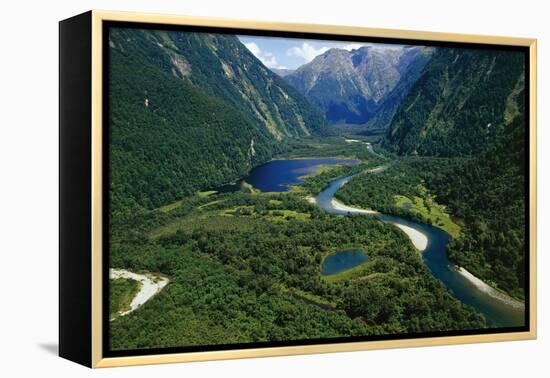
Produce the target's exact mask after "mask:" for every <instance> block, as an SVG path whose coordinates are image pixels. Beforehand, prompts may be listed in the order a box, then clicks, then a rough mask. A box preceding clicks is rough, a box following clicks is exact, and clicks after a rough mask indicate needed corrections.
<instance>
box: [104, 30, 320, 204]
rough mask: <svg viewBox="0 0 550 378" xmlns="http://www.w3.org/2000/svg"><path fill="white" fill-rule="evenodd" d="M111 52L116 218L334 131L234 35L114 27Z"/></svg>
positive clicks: (241, 172)
mask: <svg viewBox="0 0 550 378" xmlns="http://www.w3.org/2000/svg"><path fill="white" fill-rule="evenodd" d="M109 46H110V49H109V57H110V72H109V83H110V86H109V89H110V92H109V101H110V102H109V110H110V114H109V117H110V130H111V133H110V148H111V161H110V163H111V207H112V210H113V211H114V212H115V213H116V212H119V211H123V210H128V209H132V208H138V207H143V208H153V207H158V206H160V205H162V204H165V203H168V202H172V201H174V200H176V199H178V198H181V197H182V196H183V195H187V194H190V193H192V192H193V191H195V190H197V189H201V188H205V187H209V186H217V185H221V184H223V183H226V182H228V181H231V180H234V179H236V178H238V177H241V176H243V175H244V174H246V173H247V172H248V171H249V170H250V169H251V168H252V167H253V166H255V165H258V164H260V163H262V162H265V161H266V160H268V159H269V158H270V157H271V156H272V155H273V153H274V152H276V151H277V149H278V144H279V141H282V140H283V139H285V138H292V137H301V136H307V135H310V134H312V133H320V132H322V131H323V128H324V127H325V125H326V123H325V121H324V118H323V115H322V114H321V113H320V112H319V110H318V109H317V108H316V107H315V106H313V105H312V104H310V103H309V102H308V100H307V99H306V98H304V97H303V96H302V95H301V94H300V93H298V92H297V91H296V90H295V89H294V88H292V87H291V86H289V85H288V84H287V83H285V82H284V81H283V79H281V78H280V77H279V76H277V75H276V74H274V73H273V72H271V71H270V70H269V69H267V68H266V67H264V66H263V65H262V63H261V62H260V61H259V60H257V59H256V58H255V57H254V56H253V55H252V54H251V53H250V52H249V51H248V50H247V49H246V48H245V47H244V46H243V45H242V44H241V43H240V42H239V41H238V39H237V38H236V37H234V36H223V35H212V34H204V33H200V34H198V33H186V32H175V31H174V32H165V31H152V30H138V29H116V28H115V29H112V30H111V33H110V36H109Z"/></svg>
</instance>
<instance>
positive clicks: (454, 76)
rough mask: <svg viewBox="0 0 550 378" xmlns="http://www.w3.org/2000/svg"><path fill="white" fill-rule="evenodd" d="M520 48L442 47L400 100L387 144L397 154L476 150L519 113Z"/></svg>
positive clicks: (461, 153)
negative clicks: (506, 49)
mask: <svg viewBox="0 0 550 378" xmlns="http://www.w3.org/2000/svg"><path fill="white" fill-rule="evenodd" d="M524 67H525V57H524V55H523V53H521V52H514V51H499V50H490V49H465V48H460V49H455V48H438V49H437V51H436V52H435V53H434V55H433V56H432V58H431V59H430V61H429V62H428V63H427V64H426V66H425V67H424V69H423V71H422V73H421V75H420V77H419V78H418V80H417V81H416V82H415V83H414V84H413V86H412V88H411V89H410V91H409V92H408V94H407V96H406V97H405V98H404V99H403V101H401V103H400V105H399V107H398V109H397V111H396V113H395V115H394V117H393V120H392V122H391V125H390V127H389V129H388V132H387V134H386V139H385V142H384V146H385V147H386V148H388V149H390V150H392V151H394V152H396V153H398V154H413V155H414V154H419V155H432V156H466V155H474V154H477V153H479V152H481V151H483V150H484V149H485V148H486V147H487V146H488V145H491V143H492V142H494V141H495V140H496V138H497V137H498V136H499V135H500V134H502V132H503V129H504V128H505V127H506V125H507V124H509V123H510V122H511V121H512V119H513V118H514V117H515V116H516V115H517V113H518V105H517V103H518V101H519V100H521V99H520V98H519V93H520V92H522V90H523V88H524V74H523V72H524Z"/></svg>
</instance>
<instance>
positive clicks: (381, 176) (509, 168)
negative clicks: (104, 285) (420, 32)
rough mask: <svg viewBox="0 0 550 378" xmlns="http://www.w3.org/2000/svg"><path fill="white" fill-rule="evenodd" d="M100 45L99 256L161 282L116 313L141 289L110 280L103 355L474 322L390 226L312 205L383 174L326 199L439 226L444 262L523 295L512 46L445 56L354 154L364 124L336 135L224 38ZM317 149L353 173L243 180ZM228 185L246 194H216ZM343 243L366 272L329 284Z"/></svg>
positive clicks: (170, 37) (406, 89) (155, 36)
mask: <svg viewBox="0 0 550 378" xmlns="http://www.w3.org/2000/svg"><path fill="white" fill-rule="evenodd" d="M109 42H110V43H109V46H110V48H109V52H110V53H109V58H110V72H109V73H110V74H109V79H110V83H109V84H110V85H109V88H110V92H109V121H110V128H109V130H110V134H109V142H110V172H111V177H110V210H111V212H110V217H109V221H110V232H109V235H108V236H109V248H110V250H109V258H110V259H109V261H110V264H111V267H113V268H124V269H130V270H137V271H149V272H159V273H160V274H163V275H166V276H169V277H170V284H169V285H168V286H166V287H165V288H164V289H163V290H162V291H161V292H159V293H158V294H157V295H155V296H154V297H152V298H151V299H150V300H149V301H147V302H146V303H145V304H144V305H143V306H140V308H139V309H137V310H136V311H134V312H132V313H130V314H128V315H127V316H123V317H116V313H118V312H119V311H123V310H124V309H127V308H128V305H129V303H130V301H131V298H133V296H134V295H135V293H136V292H137V290H139V284H138V283H137V282H135V281H130V280H112V281H111V285H110V293H109V295H110V297H109V300H110V314H111V316H113V317H116V319H114V320H113V321H112V322H110V324H109V332H110V343H111V348H112V349H114V350H126V349H139V348H163V347H181V346H198V345H214V344H231V343H246V342H259V341H284V340H303V339H318V338H334V337H343V336H359V335H361V336H369V335H388V334H404V333H416V332H432V331H434V332H436V331H449V330H468V329H480V328H483V327H484V326H485V322H484V319H483V318H482V316H480V315H478V314H477V313H475V312H474V311H473V310H472V309H471V308H469V307H468V306H465V305H463V304H462V303H460V302H459V301H458V300H457V299H456V298H454V297H453V296H452V295H451V293H450V292H449V291H448V290H447V289H446V288H445V287H444V286H443V284H442V283H441V282H440V281H438V280H437V279H435V278H434V277H433V276H432V274H431V272H430V271H429V269H428V268H427V266H426V265H425V264H424V263H423V261H422V259H421V256H420V255H419V253H418V252H417V250H416V249H415V248H414V247H413V245H412V244H411V242H410V240H409V239H408V238H407V237H406V235H405V234H404V233H403V232H401V231H400V230H399V229H398V228H396V227H394V226H392V225H390V224H386V223H383V222H381V221H379V220H378V219H376V218H375V217H370V216H361V215H358V216H346V217H342V216H336V215H331V214H328V213H325V212H323V211H321V210H319V208H317V207H316V206H313V205H312V204H310V203H309V202H308V201H307V200H306V198H307V197H311V196H315V195H316V194H318V193H319V192H320V191H321V190H322V189H323V188H325V187H326V185H327V184H328V183H329V182H330V181H331V180H333V179H335V178H337V177H340V176H344V175H345V176H347V175H354V174H358V173H360V172H362V171H365V170H368V169H371V168H374V167H377V166H386V165H387V166H388V168H387V169H386V170H384V171H383V172H380V173H376V174H370V173H365V174H358V175H357V176H355V177H354V178H353V179H352V180H351V181H350V182H349V183H348V184H347V185H345V186H344V187H343V188H342V189H341V190H339V191H338V192H337V198H338V199H339V200H340V201H342V202H344V203H346V204H348V205H355V206H358V207H362V208H370V209H376V210H379V211H381V212H384V213H390V214H396V215H402V216H407V217H411V218H415V219H418V220H420V221H422V222H426V223H429V224H433V225H434V226H437V227H440V228H441V229H443V230H445V231H447V232H448V233H449V234H450V235H451V236H453V239H452V241H451V242H450V243H449V245H448V248H449V257H450V258H451V259H452V261H453V262H455V263H457V264H459V265H461V266H464V267H465V268H467V269H468V270H469V271H471V272H472V273H474V274H475V275H476V276H478V277H480V278H482V279H484V280H486V281H487V282H491V283H492V284H494V285H495V286H497V287H498V288H499V289H502V290H504V291H506V292H507V293H510V294H512V295H514V296H516V297H519V298H521V297H522V296H523V289H524V286H525V277H524V273H525V269H524V265H523V264H524V256H525V247H524V241H525V235H524V231H525V219H524V210H525V208H524V206H525V204H524V201H523V198H524V197H523V196H524V194H525V193H524V186H523V184H524V181H523V180H524V178H525V172H524V163H525V161H524V158H525V155H524V153H525V150H524V145H523V142H524V141H525V135H524V130H523V126H524V120H523V118H522V117H523V116H522V115H523V113H524V104H523V103H522V99H523V95H524V92H523V85H524V83H523V77H522V76H521V72H522V70H523V56H522V55H521V54H516V53H514V54H512V53H504V52H498V51H493V50H471V51H470V50H466V49H460V50H458V49H445V48H442V49H437V51H436V52H435V54H434V55H433V58H432V59H431V60H430V61H429V62H428V63H427V64H426V65H425V66H424V65H423V64H420V63H419V65H418V66H417V67H416V68H415V69H416V71H415V75H418V80H417V78H416V77H411V78H409V79H410V81H404V82H402V83H397V84H396V86H395V88H396V89H395V90H396V91H399V93H397V92H396V93H394V94H389V95H388V98H390V97H391V98H392V99H393V100H391V101H394V102H392V103H390V102H388V105H387V107H386V108H384V109H385V110H384V113H383V114H382V113H381V114H380V115H379V117H378V118H376V119H374V118H373V119H374V120H375V121H376V122H378V123H379V124H380V125H381V124H384V125H385V124H388V123H390V122H391V126H390V128H389V131H388V134H387V135H386V136H385V137H381V136H375V137H365V136H361V135H359V136H353V137H350V138H353V139H357V140H358V142H355V141H349V140H348V141H346V139H345V138H344V137H342V135H344V133H345V130H353V131H354V133H355V132H359V130H357V129H356V128H355V127H348V126H343V127H341V128H340V129H339V131H337V132H335V133H333V134H331V135H332V136H327V135H328V134H329V132H328V131H327V124H326V121H325V120H324V118H323V116H322V114H321V112H320V111H319V110H318V109H317V108H315V106H313V105H312V104H311V103H309V102H308V101H307V100H306V98H305V97H303V96H302V95H301V94H300V93H298V91H296V90H295V89H293V88H292V87H290V86H289V85H288V84H286V83H285V82H284V80H282V79H281V78H279V77H278V76H276V75H274V74H273V73H272V72H271V71H269V70H268V69H267V68H266V67H265V66H264V65H263V64H261V62H259V61H258V60H257V59H256V58H255V57H254V56H253V55H252V54H251V53H250V52H249V51H248V50H247V49H246V48H245V47H244V46H243V45H242V44H241V43H240V42H239V41H238V39H237V38H236V37H234V36H222V35H215V34H205V33H184V32H165V31H154V30H137V29H114V30H113V31H112V33H111V34H110V35H109ZM411 51H412V50H411ZM426 58H427V57H426ZM424 63H425V62H424ZM422 66H423V68H422ZM381 72H382V71H381ZM413 82H414V84H413ZM394 84H395V83H394ZM392 85H393V84H392ZM386 89H387V88H386ZM392 96H393V97H392ZM401 99H402V101H401ZM394 113H395V115H394ZM373 122H374V121H373ZM373 127H374V126H373ZM384 127H385V126H384ZM376 128H377V130H378V129H380V128H383V126H376ZM367 131H368V130H367ZM359 134H360V133H359ZM335 135H340V136H335ZM378 139H380V140H381V143H380V145H377V146H374V148H375V150H374V151H375V152H376V153H377V154H379V155H373V154H372V153H371V152H369V148H370V147H368V145H367V144H366V142H367V141H368V142H370V143H372V142H373V141H374V140H378ZM384 147H385V148H386V149H383V148H384ZM403 155H408V156H403ZM413 155H425V156H413ZM328 156H330V157H340V158H350V159H358V160H360V161H361V162H360V164H358V165H356V166H345V165H341V166H331V167H320V168H319V169H318V170H317V171H316V172H315V173H314V174H311V175H308V176H306V177H304V178H303V180H304V184H303V185H299V186H294V187H293V190H291V191H289V192H285V193H262V192H260V191H258V190H257V189H255V188H253V187H252V186H251V185H250V184H248V183H246V182H244V181H241V179H242V178H243V177H245V176H246V175H247V174H248V173H249V172H250V170H251V169H252V168H254V167H255V166H258V165H260V164H262V163H264V162H266V161H268V160H269V159H271V158H273V157H281V158H284V157H293V158H306V157H328ZM441 156H445V157H444V158H442V157H441ZM231 182H239V183H240V187H239V190H238V191H236V192H230V193H223V190H222V189H221V188H220V189H219V191H220V192H217V191H214V190H212V188H218V187H220V186H222V185H224V184H227V183H231ZM346 246H352V247H353V248H357V249H361V250H363V251H365V254H366V255H367V256H368V260H367V261H366V262H364V263H363V264H361V265H360V266H357V267H355V268H353V269H349V270H347V271H344V272H340V273H338V274H334V275H330V276H323V275H322V274H321V265H322V262H323V259H324V258H325V257H326V256H327V255H329V254H331V253H334V251H337V250H341V248H343V247H346Z"/></svg>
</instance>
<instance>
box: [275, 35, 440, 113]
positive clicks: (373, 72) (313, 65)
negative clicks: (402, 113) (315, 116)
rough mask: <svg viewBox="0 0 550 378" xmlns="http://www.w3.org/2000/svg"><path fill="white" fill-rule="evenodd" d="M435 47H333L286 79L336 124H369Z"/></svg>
mask: <svg viewBox="0 0 550 378" xmlns="http://www.w3.org/2000/svg"><path fill="white" fill-rule="evenodd" d="M430 51H431V49H426V48H423V47H417V46H404V47H403V46H391V47H389V46H363V47H361V48H359V49H356V50H352V51H347V50H343V49H330V50H328V51H327V52H325V53H324V54H322V55H319V56H317V57H316V58H315V59H313V60H312V61H311V62H310V63H307V64H305V65H303V66H301V67H299V68H298V69H297V70H296V71H294V72H293V73H292V74H290V75H287V76H285V77H284V78H285V80H286V81H288V82H289V83H290V84H292V85H293V86H294V87H295V88H296V89H298V90H299V91H300V92H301V93H303V94H305V95H306V96H307V97H308V98H309V99H310V100H311V101H312V102H313V103H315V104H316V105H317V106H318V107H319V108H320V109H321V110H323V112H324V113H325V116H326V117H327V119H328V120H329V121H331V122H334V123H342V122H345V123H359V124H360V123H365V122H367V121H368V120H369V119H370V118H371V117H372V116H373V114H374V113H375V112H376V111H377V110H378V109H379V108H380V106H381V105H382V104H383V103H384V101H385V99H386V98H387V96H388V95H389V94H390V93H391V92H392V90H393V89H394V88H395V87H396V85H397V84H398V83H399V81H400V80H401V78H402V77H404V76H407V72H408V70H409V68H410V67H415V66H416V65H414V64H411V63H413V62H415V61H416V60H417V59H419V58H420V59H421V60H422V61H424V63H425V60H426V55H429V54H430Z"/></svg>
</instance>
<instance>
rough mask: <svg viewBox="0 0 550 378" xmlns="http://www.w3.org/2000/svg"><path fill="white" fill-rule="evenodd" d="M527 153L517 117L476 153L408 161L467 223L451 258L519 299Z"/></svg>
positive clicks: (522, 126) (522, 276)
mask: <svg viewBox="0 0 550 378" xmlns="http://www.w3.org/2000/svg"><path fill="white" fill-rule="evenodd" d="M525 156H526V155H525V122H524V119H523V117H517V118H516V119H515V120H514V121H513V122H512V123H511V124H510V125H509V126H508V127H507V128H506V129H505V130H504V132H503V135H502V136H501V137H500V138H499V139H498V140H497V142H496V143H495V144H494V145H492V146H491V147H489V148H488V149H487V150H486V151H485V152H483V153H482V154H481V155H479V156H478V157H476V158H473V159H467V160H460V159H441V160H423V159H412V160H411V161H410V165H411V166H412V167H414V169H415V170H417V171H418V172H420V173H421V176H422V177H423V179H424V180H425V182H426V186H428V187H429V188H431V189H432V190H433V191H434V192H435V193H437V198H438V201H441V202H442V203H444V204H447V205H448V209H449V212H450V213H451V214H453V215H455V216H457V217H460V218H461V219H463V220H464V223H465V224H466V225H467V227H466V229H465V231H466V232H465V233H464V236H463V237H462V238H459V239H457V240H453V241H452V242H451V243H450V244H449V247H448V252H449V258H450V259H452V260H453V261H455V262H456V263H457V264H458V265H461V266H464V267H466V268H467V269H468V270H470V271H471V272H472V273H474V274H475V275H476V276H478V277H480V278H482V279H484V280H486V281H488V282H490V283H493V284H494V285H495V286H497V287H498V288H500V289H502V290H504V291H506V292H508V293H510V294H511V295H513V296H515V297H517V298H523V297H524V295H525V293H524V290H525V279H526V277H525V272H526V269H525V255H526V250H525V240H526V237H527V235H526V228H525V227H526V218H525V206H526V203H525V194H526V193H525V187H526V186H525V180H526V172H525V167H526V161H525ZM451 177H452V179H451Z"/></svg>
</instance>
